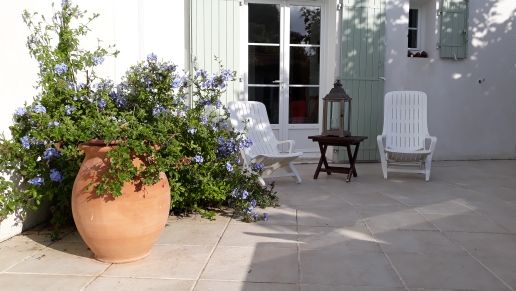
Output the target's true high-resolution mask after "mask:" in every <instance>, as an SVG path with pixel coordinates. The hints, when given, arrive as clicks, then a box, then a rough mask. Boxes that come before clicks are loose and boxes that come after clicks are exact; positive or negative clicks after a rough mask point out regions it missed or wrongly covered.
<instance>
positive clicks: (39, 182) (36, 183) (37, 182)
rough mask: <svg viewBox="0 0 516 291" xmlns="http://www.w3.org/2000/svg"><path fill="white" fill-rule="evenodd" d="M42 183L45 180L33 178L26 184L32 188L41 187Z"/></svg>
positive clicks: (38, 177)
mask: <svg viewBox="0 0 516 291" xmlns="http://www.w3.org/2000/svg"><path fill="white" fill-rule="evenodd" d="M44 182H45V180H44V179H43V178H42V177H40V176H37V177H34V178H32V179H30V180H29V181H28V183H29V184H31V185H33V186H41V185H43V183H44Z"/></svg>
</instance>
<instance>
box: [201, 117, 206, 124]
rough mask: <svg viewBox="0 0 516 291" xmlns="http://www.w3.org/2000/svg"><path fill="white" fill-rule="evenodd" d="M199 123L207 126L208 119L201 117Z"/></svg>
mask: <svg viewBox="0 0 516 291" xmlns="http://www.w3.org/2000/svg"><path fill="white" fill-rule="evenodd" d="M201 123H202V124H204V125H206V124H208V117H206V116H201Z"/></svg>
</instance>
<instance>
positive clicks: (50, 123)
mask: <svg viewBox="0 0 516 291" xmlns="http://www.w3.org/2000/svg"><path fill="white" fill-rule="evenodd" d="M59 125H60V123H59V121H57V120H54V121H51V122H49V123H48V127H53V126H59Z"/></svg>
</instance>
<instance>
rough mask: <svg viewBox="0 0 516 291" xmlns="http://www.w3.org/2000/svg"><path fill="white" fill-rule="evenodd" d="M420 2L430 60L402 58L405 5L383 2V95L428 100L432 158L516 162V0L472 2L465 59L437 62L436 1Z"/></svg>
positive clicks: (389, 0) (393, 0) (398, 0)
mask: <svg viewBox="0 0 516 291" xmlns="http://www.w3.org/2000/svg"><path fill="white" fill-rule="evenodd" d="M419 2H422V4H423V5H424V7H425V9H428V11H427V13H426V21H425V22H426V29H425V33H424V37H425V47H424V49H425V50H426V51H427V52H428V53H429V56H430V57H429V58H427V59H421V58H408V57H406V55H407V36H406V35H407V26H408V9H409V0H387V9H386V41H387V42H386V60H385V77H386V82H385V90H386V92H387V91H392V90H405V89H407V90H421V91H424V92H426V93H427V94H428V118H429V120H428V121H429V130H430V133H431V134H432V135H435V136H437V138H438V143H437V149H436V155H435V158H436V159H482V158H516V1H514V0H470V1H469V3H470V7H469V37H470V41H469V47H468V58H467V59H466V60H459V61H454V60H443V59H440V58H439V52H438V50H437V49H436V44H437V42H438V34H437V29H438V18H437V13H436V12H437V10H436V9H437V7H438V2H439V1H437V0H420V1H419ZM479 80H480V83H479Z"/></svg>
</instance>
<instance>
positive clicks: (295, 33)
mask: <svg viewBox="0 0 516 291" xmlns="http://www.w3.org/2000/svg"><path fill="white" fill-rule="evenodd" d="M320 31H321V8H320V7H307V6H291V7H290V43H291V44H320V41H321V34H320Z"/></svg>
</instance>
